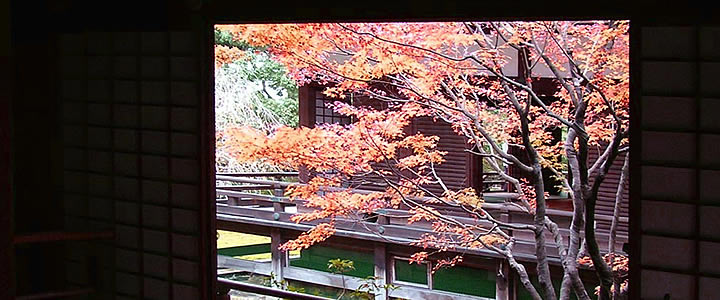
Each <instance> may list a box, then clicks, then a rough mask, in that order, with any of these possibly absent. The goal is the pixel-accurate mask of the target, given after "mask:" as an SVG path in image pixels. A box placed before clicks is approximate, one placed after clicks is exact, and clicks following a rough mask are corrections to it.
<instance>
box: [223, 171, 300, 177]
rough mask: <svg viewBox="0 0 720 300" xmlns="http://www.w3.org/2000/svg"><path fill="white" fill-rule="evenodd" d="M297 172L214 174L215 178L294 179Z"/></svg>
mask: <svg viewBox="0 0 720 300" xmlns="http://www.w3.org/2000/svg"><path fill="white" fill-rule="evenodd" d="M298 174H299V173H298V172H244V173H216V174H215V176H236V177H294V176H298Z"/></svg>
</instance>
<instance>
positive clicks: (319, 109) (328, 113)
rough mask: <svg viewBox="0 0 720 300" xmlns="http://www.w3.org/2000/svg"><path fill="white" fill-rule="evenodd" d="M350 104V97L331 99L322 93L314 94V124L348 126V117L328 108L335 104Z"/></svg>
mask: <svg viewBox="0 0 720 300" xmlns="http://www.w3.org/2000/svg"><path fill="white" fill-rule="evenodd" d="M338 101H339V102H345V103H352V99H351V97H346V98H345V99H333V98H329V97H327V96H325V95H323V93H322V91H316V92H315V124H343V125H347V124H350V121H351V119H350V117H348V116H344V115H341V114H339V113H338V112H336V111H335V110H334V109H332V108H330V107H328V104H332V103H335V102H338Z"/></svg>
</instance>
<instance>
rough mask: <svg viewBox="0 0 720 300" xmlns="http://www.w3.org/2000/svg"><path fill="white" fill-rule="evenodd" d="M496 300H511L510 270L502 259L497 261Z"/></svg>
mask: <svg viewBox="0 0 720 300" xmlns="http://www.w3.org/2000/svg"><path fill="white" fill-rule="evenodd" d="M496 264H497V265H496V267H495V272H496V274H495V300H510V268H508V264H507V262H505V260H502V259H498V260H496Z"/></svg>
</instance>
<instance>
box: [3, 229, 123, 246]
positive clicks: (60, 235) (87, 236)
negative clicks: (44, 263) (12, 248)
mask: <svg viewBox="0 0 720 300" xmlns="http://www.w3.org/2000/svg"><path fill="white" fill-rule="evenodd" d="M114 237H115V232H113V231H95V232H64V231H48V232H33V233H27V234H18V235H15V237H14V238H13V244H15V245H22V244H32V243H46V242H59V241H86V240H98V239H112V238H114Z"/></svg>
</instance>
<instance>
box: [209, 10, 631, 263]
mask: <svg viewBox="0 0 720 300" xmlns="http://www.w3.org/2000/svg"><path fill="white" fill-rule="evenodd" d="M628 28H629V24H628V22H624V21H613V22H585V23H580V22H546V21H541V22H502V23H497V24H491V23H481V24H478V23H472V22H466V23H463V22H443V23H439V22H427V23H351V24H339V23H308V24H252V25H223V27H222V29H223V30H226V31H230V32H232V33H233V35H234V36H235V37H236V38H237V39H238V40H242V41H244V42H246V43H248V44H249V45H251V46H257V47H267V49H268V51H269V53H270V55H271V56H272V57H273V59H275V60H277V61H278V62H280V63H282V64H283V65H284V66H286V67H287V69H288V71H289V73H288V75H289V76H290V77H291V78H292V79H294V80H295V81H297V82H298V84H299V85H302V84H306V83H309V82H317V83H320V84H324V85H326V86H327V88H325V90H324V91H323V92H324V94H325V95H326V96H328V97H334V98H337V99H344V98H346V97H347V95H363V96H368V97H370V98H373V99H375V100H377V101H382V102H383V103H384V104H386V105H387V108H386V109H373V108H369V107H363V106H359V105H350V104H346V103H342V102H336V103H335V104H333V105H332V106H331V107H329V108H332V109H334V110H335V111H336V112H337V113H339V114H342V115H345V116H348V117H350V118H351V119H352V121H353V122H352V123H351V124H349V125H339V124H323V125H318V126H315V127H314V128H306V127H301V128H297V129H292V128H287V127H283V128H278V129H277V130H275V131H273V132H271V133H269V134H266V133H263V132H259V131H256V130H252V129H250V128H231V129H228V130H227V131H224V132H220V133H218V139H219V140H221V141H222V145H224V147H226V148H227V149H226V150H227V151H228V152H230V153H233V154H234V156H235V157H237V158H238V159H239V160H244V161H253V160H260V161H264V162H268V163H271V164H275V165H278V166H281V167H284V168H287V169H292V170H298V169H300V168H304V169H305V170H307V172H308V173H309V174H313V175H314V177H313V178H312V179H311V180H309V182H307V183H306V185H298V186H293V187H291V188H290V189H288V192H287V195H288V196H289V197H290V198H291V199H292V200H295V201H303V205H305V206H306V207H309V208H312V209H313V210H312V211H310V212H307V213H302V214H298V215H296V216H294V217H293V218H292V220H293V221H296V222H310V221H320V225H317V226H316V227H314V228H313V229H312V230H310V231H308V232H307V233H305V234H303V235H301V236H300V237H298V238H297V239H295V240H292V241H289V242H287V243H286V244H284V245H283V249H297V248H306V247H308V246H309V245H312V244H314V243H317V242H320V241H322V240H324V239H326V238H328V237H329V236H330V235H332V233H333V232H334V231H335V227H334V224H335V223H334V220H336V219H340V218H342V219H349V220H354V221H358V222H360V221H363V220H364V219H363V218H365V217H366V216H367V215H370V214H376V213H379V211H381V210H382V209H387V208H399V207H404V208H406V209H407V211H408V214H409V216H407V217H406V219H407V222H408V223H414V222H425V223H430V224H431V228H432V233H428V234H425V235H423V236H422V237H421V238H420V239H418V240H417V241H416V242H415V243H414V245H417V246H420V247H423V248H426V249H427V248H433V249H436V250H435V251H434V252H432V253H428V252H425V251H423V252H418V253H416V254H415V255H413V257H412V261H413V262H420V261H424V260H426V259H428V257H429V256H431V255H432V254H433V253H437V252H442V251H450V250H457V249H479V248H489V249H494V250H495V251H498V252H499V253H502V251H503V249H505V248H504V246H505V245H508V244H511V243H512V242H513V240H512V238H510V237H509V236H508V235H506V234H505V232H504V231H503V229H502V228H501V227H500V226H493V227H492V228H488V227H487V226H485V227H483V226H481V225H480V224H481V223H482V222H481V221H483V222H485V221H489V222H491V223H493V222H494V225H497V224H498V221H497V220H493V219H490V218H491V216H489V215H488V214H487V212H486V211H485V210H484V208H483V205H484V200H483V198H482V196H481V195H480V194H479V192H478V191H475V190H473V189H469V188H468V189H462V190H446V191H445V192H444V193H442V194H440V195H437V194H433V193H432V192H430V191H429V190H428V189H426V188H425V187H427V186H428V185H436V186H438V185H439V186H442V187H443V188H444V187H445V186H444V185H442V180H441V179H440V178H439V176H437V174H435V172H434V167H435V166H437V165H439V164H442V163H443V162H444V158H443V156H444V155H445V154H446V153H445V152H443V151H440V150H438V148H437V144H438V138H437V137H436V136H432V135H424V134H422V133H418V132H409V130H408V128H407V127H408V125H409V124H410V123H411V121H412V120H413V119H414V118H417V117H432V118H434V119H436V120H442V121H445V122H447V123H449V124H451V126H452V129H453V130H454V131H455V132H456V133H457V134H459V135H462V136H464V137H466V139H467V143H468V145H467V146H468V148H472V146H478V147H477V148H479V149H483V148H482V147H484V146H489V147H490V148H491V149H492V150H491V152H492V154H494V155H495V157H497V158H498V160H500V161H504V162H503V163H504V164H505V165H510V164H512V163H513V162H509V161H507V160H508V159H511V158H508V157H507V156H502V155H501V154H502V151H503V150H502V149H501V147H498V145H508V144H514V145H521V147H522V148H523V149H525V150H528V151H530V150H532V151H536V153H537V154H538V155H539V156H540V157H541V158H542V160H541V164H542V167H546V168H555V169H558V170H561V169H562V168H564V167H565V166H566V164H567V162H566V160H567V156H568V155H567V153H566V148H565V147H566V145H564V144H563V142H557V141H556V140H555V139H554V136H553V132H554V131H555V130H556V129H560V128H564V129H566V130H567V128H568V127H571V125H569V124H570V123H574V122H575V121H576V120H575V119H574V118H575V117H576V112H577V111H578V107H580V106H581V105H580V104H579V103H580V102H582V111H583V112H584V114H583V115H582V120H580V121H579V122H581V123H582V124H581V126H576V127H573V128H574V130H577V131H578V132H579V135H582V136H583V138H586V139H587V142H588V146H589V147H597V148H600V147H602V145H607V144H608V143H610V142H612V141H613V139H614V137H615V135H616V134H618V131H619V129H626V128H627V126H628V125H629V63H628V55H629V43H628V34H627V33H628ZM560 32H562V33H563V34H560ZM518 49H522V51H526V52H522V53H527V56H526V57H525V60H526V61H528V62H529V63H530V64H531V66H529V67H535V66H541V67H544V68H545V73H552V74H553V75H554V78H553V80H554V81H553V82H554V83H556V84H557V85H558V86H562V87H563V88H558V89H557V92H555V94H553V95H544V96H543V97H546V98H543V99H547V98H552V99H554V100H553V101H552V102H550V103H537V102H542V100H538V95H534V90H533V88H532V84H533V83H534V82H538V81H540V80H541V79H542V78H539V76H538V75H537V74H535V73H532V72H530V73H528V74H518V75H519V76H518V77H521V76H524V78H519V79H517V80H515V81H514V82H512V80H507V77H508V76H510V75H506V73H505V72H506V70H508V68H509V67H508V66H509V65H510V64H509V63H510V62H511V61H516V60H517V59H518V54H517V53H521V52H520V50H518ZM223 51H224V50H223ZM229 55H230V54H227V56H229ZM551 71H552V72H551ZM503 78H505V79H503ZM545 79H547V78H545ZM508 82H512V83H508ZM568 90H570V91H574V92H570V91H568ZM585 105H586V106H585ZM572 126H575V125H572ZM621 140H622V144H623V145H625V146H626V145H628V141H627V139H626V138H622V139H621ZM493 146H496V148H492V147H493ZM573 146H574V147H575V150H577V149H578V148H579V144H578V141H574V144H572V143H571V145H570V147H573ZM498 153H500V154H498ZM529 153H532V152H529ZM488 156H490V155H488ZM514 163H515V164H518V163H520V162H519V161H516V162H514ZM371 180H375V181H374V183H376V184H378V185H380V186H383V187H384V189H382V190H381V191H374V192H368V193H357V192H355V191H354V190H353V188H354V187H358V186H360V185H361V183H367V182H369V181H371ZM533 184H534V182H530V181H524V182H520V181H518V184H517V187H516V192H518V193H519V194H520V196H519V197H520V200H521V201H524V202H525V203H526V209H527V211H528V213H530V214H534V211H535V210H536V209H537V208H538V205H539V204H538V203H539V202H538V201H537V199H538V197H540V196H542V195H537V194H536V193H535V189H534V185H533ZM443 206H452V207H455V208H459V209H462V210H464V211H465V212H467V215H468V216H470V217H471V218H470V219H472V220H474V222H473V221H471V222H467V221H465V223H462V222H457V221H456V220H455V219H453V218H452V216H450V215H448V214H446V212H445V211H444V210H443V209H439V208H438V207H443ZM460 261H461V260H460V259H450V260H447V261H446V263H443V264H446V265H454V264H456V263H459V262H460ZM616 261H617V258H616ZM608 263H610V262H608ZM612 265H613V268H614V266H615V265H616V263H614V262H613V263H612Z"/></svg>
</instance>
